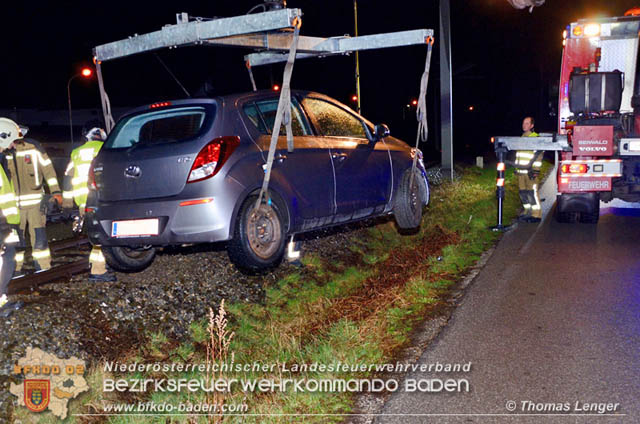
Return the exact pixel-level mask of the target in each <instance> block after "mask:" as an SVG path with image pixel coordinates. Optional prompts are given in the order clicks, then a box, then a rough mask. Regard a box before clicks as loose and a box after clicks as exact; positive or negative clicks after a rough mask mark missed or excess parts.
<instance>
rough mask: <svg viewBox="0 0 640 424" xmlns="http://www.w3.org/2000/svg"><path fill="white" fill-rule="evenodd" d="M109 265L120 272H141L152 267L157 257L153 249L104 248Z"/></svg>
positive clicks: (103, 251)
mask: <svg viewBox="0 0 640 424" xmlns="http://www.w3.org/2000/svg"><path fill="white" fill-rule="evenodd" d="M102 253H103V254H104V258H105V260H106V261H107V264H108V265H109V266H110V267H111V268H113V269H114V270H116V271H120V272H139V271H142V270H144V269H145V268H147V267H148V266H149V265H151V262H153V260H154V259H155V257H156V249H154V248H153V247H150V246H148V247H125V246H102Z"/></svg>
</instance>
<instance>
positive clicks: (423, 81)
mask: <svg viewBox="0 0 640 424" xmlns="http://www.w3.org/2000/svg"><path fill="white" fill-rule="evenodd" d="M425 41H426V43H427V59H426V61H425V64H424V72H423V73H422V77H421V78H420V95H419V96H418V107H417V108H416V118H417V119H418V134H417V135H416V147H415V148H416V153H415V155H413V165H412V166H411V177H410V179H409V187H410V188H411V187H412V186H413V174H414V173H415V170H416V164H417V161H418V146H419V144H420V141H423V142H425V141H427V138H428V137H429V126H428V124H427V86H428V85H429V69H430V67H431V51H432V50H433V41H434V40H433V37H427V39H426V40H425Z"/></svg>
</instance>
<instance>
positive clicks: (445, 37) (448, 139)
mask: <svg viewBox="0 0 640 424" xmlns="http://www.w3.org/2000/svg"><path fill="white" fill-rule="evenodd" d="M439 38H440V49H439V50H440V146H441V149H442V153H441V155H442V170H443V171H444V172H447V173H448V174H449V178H450V179H451V181H453V106H452V105H453V101H452V85H453V84H452V78H451V72H452V71H451V69H452V67H451V9H450V7H449V0H440V37H439Z"/></svg>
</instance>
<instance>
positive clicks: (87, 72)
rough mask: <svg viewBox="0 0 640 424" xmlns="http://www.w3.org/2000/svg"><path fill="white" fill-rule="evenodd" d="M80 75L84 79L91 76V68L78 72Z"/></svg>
mask: <svg viewBox="0 0 640 424" xmlns="http://www.w3.org/2000/svg"><path fill="white" fill-rule="evenodd" d="M80 75H82V76H83V77H85V78H89V77H90V76H91V75H93V71H92V70H91V68H82V71H80Z"/></svg>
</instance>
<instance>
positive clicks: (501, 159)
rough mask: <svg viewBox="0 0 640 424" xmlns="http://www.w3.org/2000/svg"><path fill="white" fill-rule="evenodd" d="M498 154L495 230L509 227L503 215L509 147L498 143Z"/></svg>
mask: <svg viewBox="0 0 640 424" xmlns="http://www.w3.org/2000/svg"><path fill="white" fill-rule="evenodd" d="M495 150H496V156H497V158H498V165H497V166H496V170H497V173H498V176H497V177H496V197H497V199H498V223H497V225H496V226H495V227H491V229H492V230H493V231H506V230H508V229H509V226H506V227H505V226H504V225H502V215H503V206H504V197H505V189H504V172H505V170H506V164H505V160H506V158H507V147H506V146H505V145H504V144H502V143H499V144H496V147H495Z"/></svg>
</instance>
